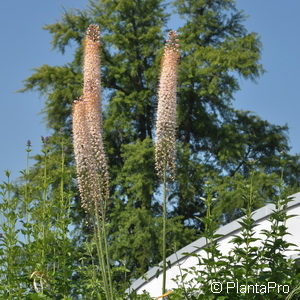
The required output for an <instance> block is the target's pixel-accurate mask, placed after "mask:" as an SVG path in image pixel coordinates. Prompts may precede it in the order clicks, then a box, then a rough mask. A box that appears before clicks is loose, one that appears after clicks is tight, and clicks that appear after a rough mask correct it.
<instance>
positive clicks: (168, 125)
mask: <svg viewBox="0 0 300 300" xmlns="http://www.w3.org/2000/svg"><path fill="white" fill-rule="evenodd" d="M178 47H179V45H178V39H177V33H176V32H175V31H170V32H169V37H168V40H167V42H166V44H165V47H164V53H163V57H162V61H161V73H160V81H159V90H158V107H157V121H156V144H155V169H156V172H157V175H158V177H159V178H160V180H161V181H162V182H163V233H162V244H163V246H162V247H163V249H162V252H163V253H162V254H163V282H162V293H163V294H164V293H165V292H166V234H167V229H166V220H167V198H168V193H167V184H168V182H170V181H173V180H174V179H175V160H176V85H177V67H178V61H179V57H180V54H179V49H178Z"/></svg>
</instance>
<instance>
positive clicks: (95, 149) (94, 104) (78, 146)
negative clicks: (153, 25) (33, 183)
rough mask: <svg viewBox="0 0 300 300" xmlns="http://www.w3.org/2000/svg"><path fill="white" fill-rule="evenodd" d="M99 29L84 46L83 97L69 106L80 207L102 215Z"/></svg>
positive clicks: (104, 173) (105, 183)
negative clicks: (70, 108) (71, 106)
mask: <svg viewBox="0 0 300 300" xmlns="http://www.w3.org/2000/svg"><path fill="white" fill-rule="evenodd" d="M99 36H100V35H99V27H98V26H97V25H90V26H89V27H88V29H87V33H86V38H85V42H84V63H83V80H84V83H83V95H82V96H81V97H80V98H79V99H78V100H76V101H74V104H73V144H74V152H75V159H76V168H77V179H78V185H79V191H80V196H81V201H82V207H83V208H84V209H85V210H86V211H88V212H91V213H92V212H93V210H94V209H96V210H99V212H100V213H101V214H102V215H103V214H104V213H105V205H106V202H107V199H108V196H109V174H108V166H107V159H106V155H105V152H104V145H103V138H102V115H101V99H100V94H101V82H100V55H99V50H100V40H99Z"/></svg>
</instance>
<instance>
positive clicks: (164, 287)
mask: <svg viewBox="0 0 300 300" xmlns="http://www.w3.org/2000/svg"><path fill="white" fill-rule="evenodd" d="M163 194H164V195H163V197H164V198H163V236H162V239H163V241H162V243H163V284H162V294H164V293H165V292H166V279H167V278H166V277H167V261H166V235H167V232H166V222H167V171H166V167H165V168H164V179H163Z"/></svg>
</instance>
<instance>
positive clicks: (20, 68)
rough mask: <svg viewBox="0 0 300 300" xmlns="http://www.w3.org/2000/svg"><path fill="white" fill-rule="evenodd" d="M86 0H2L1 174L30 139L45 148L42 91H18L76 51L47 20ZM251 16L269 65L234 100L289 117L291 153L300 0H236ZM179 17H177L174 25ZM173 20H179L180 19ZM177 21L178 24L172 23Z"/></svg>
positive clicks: (15, 168)
mask: <svg viewBox="0 0 300 300" xmlns="http://www.w3.org/2000/svg"><path fill="white" fill-rule="evenodd" d="M86 3H87V1H86V0H48V1H45V0H44V1H43V0H26V1H25V0H24V1H16V0H13V1H5V0H3V1H0V31H1V32H0V34H1V36H2V42H1V48H0V60H1V64H0V66H1V69H0V74H1V80H0V87H1V93H0V141H1V148H0V149H1V152H0V181H2V180H3V179H4V176H3V171H4V170H5V169H9V170H11V171H12V176H13V178H15V177H17V176H18V172H19V170H21V169H23V168H24V166H25V156H26V154H25V144H26V141H27V140H28V139H30V140H31V141H32V144H33V149H34V152H35V153H36V152H37V151H39V149H40V136H42V135H43V136H46V135H47V130H46V128H45V125H44V124H43V122H42V116H41V115H39V114H38V113H39V112H40V111H41V109H42V107H43V100H44V99H43V98H42V97H41V96H39V95H38V93H28V92H27V93H24V94H20V93H16V90H18V89H20V88H21V87H22V80H24V79H25V78H27V77H28V76H30V75H31V74H32V69H33V68H35V67H39V66H41V65H42V64H49V65H61V64H64V63H65V62H67V61H70V60H71V59H72V50H71V49H70V50H69V51H67V52H66V54H65V55H64V56H62V55H61V54H60V53H59V52H58V51H53V50H51V45H50V41H51V36H50V34H49V33H48V32H47V31H45V30H43V29H42V27H43V25H45V24H52V23H55V22H56V21H58V20H59V19H60V17H61V15H62V12H63V7H64V8H67V9H68V8H83V7H85V6H86ZM237 6H238V8H239V9H243V10H244V11H245V13H246V14H247V15H249V18H248V19H247V21H246V22H245V24H246V27H247V28H248V30H249V31H254V32H257V33H258V34H259V35H260V37H261V42H262V44H263V51H262V64H263V66H264V68H265V69H266V71H267V72H266V73H265V74H264V75H263V76H262V77H261V78H260V79H259V80H258V82H257V84H255V83H252V82H248V81H244V80H241V91H240V92H238V93H236V95H235V98H236V101H235V106H236V107H237V108H240V109H245V110H251V111H254V112H256V113H257V114H258V115H259V116H260V117H261V118H263V119H266V120H268V121H270V122H271V123H274V124H279V125H283V124H288V126H289V127H290V134H289V136H290V144H291V146H292V153H299V152H300V140H299V134H298V128H300V118H298V114H299V112H300V101H299V100H298V88H299V87H300V76H299V70H300V63H299V57H300V42H299V36H300V35H299V32H298V31H299V28H300V18H299V17H298V14H299V11H300V1H299V0H285V1H283V0H237ZM173 24H174V25H173ZM172 27H176V20H175V22H174V23H173V22H172ZM174 29H176V28H174Z"/></svg>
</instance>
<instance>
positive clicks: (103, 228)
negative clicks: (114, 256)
mask: <svg viewBox="0 0 300 300" xmlns="http://www.w3.org/2000/svg"><path fill="white" fill-rule="evenodd" d="M102 230H103V237H104V247H105V256H106V264H107V273H108V284H109V289H110V293H111V297H112V299H114V298H113V287H112V279H111V269H110V261H109V252H108V246H107V234H106V229H105V215H103V218H102Z"/></svg>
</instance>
